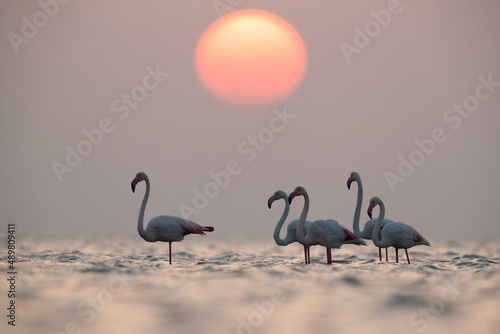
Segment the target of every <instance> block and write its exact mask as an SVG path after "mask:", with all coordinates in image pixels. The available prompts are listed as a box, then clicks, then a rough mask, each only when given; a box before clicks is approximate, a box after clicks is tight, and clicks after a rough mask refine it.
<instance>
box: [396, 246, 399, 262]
mask: <svg viewBox="0 0 500 334" xmlns="http://www.w3.org/2000/svg"><path fill="white" fill-rule="evenodd" d="M398 251H399V249H397V248H396V263H399V259H398Z"/></svg>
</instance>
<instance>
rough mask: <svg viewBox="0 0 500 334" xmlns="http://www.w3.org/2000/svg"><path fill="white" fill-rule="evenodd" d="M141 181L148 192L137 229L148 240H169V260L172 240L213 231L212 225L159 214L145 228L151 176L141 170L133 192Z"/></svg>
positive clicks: (170, 260) (136, 178) (133, 183)
mask: <svg viewBox="0 0 500 334" xmlns="http://www.w3.org/2000/svg"><path fill="white" fill-rule="evenodd" d="M141 181H146V193H145V194H144V199H143V200H142V205H141V211H140V212H139V220H138V221H137V230H138V231H139V235H140V236H141V237H142V238H143V239H144V240H146V241H147V242H155V241H164V242H168V261H169V263H170V264H172V242H174V241H181V240H183V239H184V236H185V235H187V234H191V233H196V234H201V235H205V233H204V232H212V231H213V230H214V228H213V227H212V226H201V225H198V224H196V223H194V222H192V221H190V220H186V219H183V218H180V217H175V216H157V217H154V218H153V219H151V220H150V221H149V223H148V227H147V228H146V230H144V211H145V210H146V204H147V203H148V198H149V188H150V185H149V178H148V176H147V175H146V173H143V172H139V173H137V175H136V176H135V178H134V180H132V184H131V186H132V192H135V186H136V185H137V183H139V182H141Z"/></svg>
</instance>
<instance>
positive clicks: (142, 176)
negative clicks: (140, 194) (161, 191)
mask: <svg viewBox="0 0 500 334" xmlns="http://www.w3.org/2000/svg"><path fill="white" fill-rule="evenodd" d="M147 178H148V176H147V175H146V173H144V172H139V173H137V174H136V175H135V179H133V180H132V183H131V184H130V185H131V186H132V192H134V193H135V186H136V185H137V183H139V182H141V181H144V180H147Z"/></svg>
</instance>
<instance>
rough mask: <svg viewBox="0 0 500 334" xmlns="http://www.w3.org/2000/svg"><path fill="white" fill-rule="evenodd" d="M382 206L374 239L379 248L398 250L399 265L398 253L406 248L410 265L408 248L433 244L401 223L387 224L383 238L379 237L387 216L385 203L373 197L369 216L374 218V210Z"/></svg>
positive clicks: (374, 231)
mask: <svg viewBox="0 0 500 334" xmlns="http://www.w3.org/2000/svg"><path fill="white" fill-rule="evenodd" d="M377 205H378V206H380V212H379V215H378V220H377V223H376V224H375V227H374V229H373V233H372V239H373V242H374V243H375V245H376V246H377V247H382V248H385V247H394V249H396V263H398V262H399V261H398V251H399V249H400V248H404V250H405V253H406V260H408V264H410V258H409V257H408V248H411V247H413V246H419V245H426V246H430V245H431V244H430V243H429V241H427V239H425V238H424V237H423V236H422V235H421V234H420V233H418V231H417V230H415V229H414V228H413V227H411V226H410V225H407V224H405V223H401V222H397V223H395V222H392V223H387V224H385V226H384V228H383V229H382V237H381V238H380V237H379V236H378V233H377V231H379V229H380V226H381V225H382V223H383V220H384V216H385V206H384V202H382V200H381V199H380V198H378V197H376V196H374V197H372V199H371V200H370V206H369V207H368V216H369V217H370V218H371V217H372V211H373V208H374V207H376V206H377Z"/></svg>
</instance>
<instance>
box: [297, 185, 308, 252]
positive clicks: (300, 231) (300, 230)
mask: <svg viewBox="0 0 500 334" xmlns="http://www.w3.org/2000/svg"><path fill="white" fill-rule="evenodd" d="M308 212H309V195H308V194H307V193H305V194H304V208H303V209H302V213H301V214H300V219H299V224H298V225H297V240H298V241H299V242H301V243H306V242H307V241H308V240H307V239H306V238H307V231H306V229H305V223H306V217H307V213H308Z"/></svg>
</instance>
